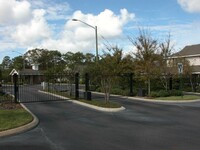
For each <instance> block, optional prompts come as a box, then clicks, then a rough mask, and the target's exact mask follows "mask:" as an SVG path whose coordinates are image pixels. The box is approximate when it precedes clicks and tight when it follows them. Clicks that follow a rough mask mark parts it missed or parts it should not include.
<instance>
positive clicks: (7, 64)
mask: <svg viewBox="0 0 200 150" xmlns="http://www.w3.org/2000/svg"><path fill="white" fill-rule="evenodd" d="M11 64H12V61H11V59H10V57H9V56H5V57H4V58H3V61H2V64H1V66H2V69H3V70H6V69H10V67H11Z"/></svg>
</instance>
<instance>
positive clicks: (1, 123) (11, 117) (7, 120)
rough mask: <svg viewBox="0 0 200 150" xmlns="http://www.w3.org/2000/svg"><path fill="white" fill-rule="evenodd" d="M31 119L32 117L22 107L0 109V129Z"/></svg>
mask: <svg viewBox="0 0 200 150" xmlns="http://www.w3.org/2000/svg"><path fill="white" fill-rule="evenodd" d="M32 120H33V117H32V116H31V115H30V114H29V113H28V112H27V111H25V110H24V109H14V110H0V131H4V130H8V129H13V128H16V127H20V126H22V125H25V124H27V123H29V122H31V121H32Z"/></svg>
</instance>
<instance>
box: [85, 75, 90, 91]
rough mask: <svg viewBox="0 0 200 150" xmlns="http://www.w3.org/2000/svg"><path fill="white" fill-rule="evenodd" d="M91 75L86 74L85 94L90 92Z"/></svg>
mask: <svg viewBox="0 0 200 150" xmlns="http://www.w3.org/2000/svg"><path fill="white" fill-rule="evenodd" d="M89 90H90V89H89V75H88V73H86V74H85V92H87V91H89Z"/></svg>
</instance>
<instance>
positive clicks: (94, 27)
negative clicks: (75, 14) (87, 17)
mask: <svg viewBox="0 0 200 150" xmlns="http://www.w3.org/2000/svg"><path fill="white" fill-rule="evenodd" d="M72 21H79V22H81V23H83V24H85V25H87V26H89V27H91V28H93V29H94V30H95V40H96V61H98V60H99V54H98V34H97V26H92V25H90V24H88V23H86V22H84V21H82V20H79V19H72Z"/></svg>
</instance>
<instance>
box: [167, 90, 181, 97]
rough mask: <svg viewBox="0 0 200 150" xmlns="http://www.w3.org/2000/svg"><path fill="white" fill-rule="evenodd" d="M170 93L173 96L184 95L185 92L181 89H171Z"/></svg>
mask: <svg viewBox="0 0 200 150" xmlns="http://www.w3.org/2000/svg"><path fill="white" fill-rule="evenodd" d="M170 95H171V96H182V95H183V92H182V91H180V90H171V91H170Z"/></svg>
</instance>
